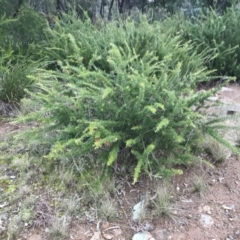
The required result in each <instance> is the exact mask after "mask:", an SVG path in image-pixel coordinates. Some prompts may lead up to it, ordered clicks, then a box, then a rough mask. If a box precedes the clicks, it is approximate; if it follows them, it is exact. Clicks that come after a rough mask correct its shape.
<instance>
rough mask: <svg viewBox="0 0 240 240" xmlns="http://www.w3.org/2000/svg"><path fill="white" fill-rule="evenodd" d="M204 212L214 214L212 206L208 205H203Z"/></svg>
mask: <svg viewBox="0 0 240 240" xmlns="http://www.w3.org/2000/svg"><path fill="white" fill-rule="evenodd" d="M203 212H205V213H207V214H209V215H211V214H212V212H211V208H210V207H209V206H208V205H206V206H204V207H203Z"/></svg>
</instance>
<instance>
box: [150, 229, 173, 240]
mask: <svg viewBox="0 0 240 240" xmlns="http://www.w3.org/2000/svg"><path fill="white" fill-rule="evenodd" d="M152 234H153V236H154V238H155V240H168V239H170V232H169V231H168V230H167V229H160V230H155V231H153V233H152Z"/></svg>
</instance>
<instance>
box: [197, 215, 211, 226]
mask: <svg viewBox="0 0 240 240" xmlns="http://www.w3.org/2000/svg"><path fill="white" fill-rule="evenodd" d="M200 223H201V224H202V225H203V227H211V226H212V225H213V223H214V222H213V218H212V217H211V216H209V215H207V214H201V218H200Z"/></svg>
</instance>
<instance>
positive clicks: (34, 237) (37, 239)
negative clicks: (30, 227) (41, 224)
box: [27, 234, 42, 240]
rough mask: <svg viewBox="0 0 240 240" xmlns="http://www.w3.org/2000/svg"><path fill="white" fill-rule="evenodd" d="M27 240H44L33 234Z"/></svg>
mask: <svg viewBox="0 0 240 240" xmlns="http://www.w3.org/2000/svg"><path fill="white" fill-rule="evenodd" d="M27 240H42V237H41V236H40V235H38V234H33V235H32V236H30V237H29V238H28V239H27Z"/></svg>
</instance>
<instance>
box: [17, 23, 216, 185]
mask: <svg viewBox="0 0 240 240" xmlns="http://www.w3.org/2000/svg"><path fill="white" fill-rule="evenodd" d="M141 24H142V25H141V26H140V28H139V29H138V30H137V29H135V27H136V26H134V23H133V22H131V21H126V22H124V23H123V27H119V25H118V24H116V25H114V24H110V25H108V26H107V27H106V29H105V31H103V33H102V34H103V35H104V34H105V33H106V32H107V33H108V34H109V35H110V33H111V35H112V39H113V41H109V42H108V41H106V42H105V48H103V51H102V53H101V51H100V50H99V49H101V47H102V46H103V45H102V44H103V43H102V42H101V39H103V37H104V36H99V39H100V40H99V41H98V40H97V39H94V40H92V39H90V38H89V33H88V34H87V39H89V41H95V45H94V46H96V51H95V54H92V53H90V54H89V60H88V63H87V64H86V62H85V59H84V58H85V56H86V51H87V50H86V49H84V47H83V46H85V45H84V44H85V43H84V41H86V39H85V38H84V35H82V37H83V39H81V40H80V39H76V38H75V37H74V36H73V35H71V34H70V33H62V39H63V38H64V39H66V40H67V42H68V45H67V48H69V49H72V50H71V51H69V55H68V56H67V57H66V58H65V59H62V60H58V62H57V65H58V69H57V70H45V69H38V71H36V73H35V74H34V75H32V76H29V77H30V78H31V79H33V80H36V82H37V84H38V91H35V92H29V94H30V95H31V101H32V102H33V103H34V104H36V105H38V106H39V108H38V110H36V111H34V112H31V113H30V114H28V115H26V116H24V117H22V119H21V120H23V121H34V122H38V124H39V128H35V129H34V130H30V134H29V135H28V138H27V139H29V141H31V139H42V141H43V142H44V143H45V144H48V146H50V147H49V151H48V152H47V153H46V152H45V153H44V155H43V157H44V158H45V159H46V161H47V160H48V161H56V160H61V161H65V162H71V161H74V162H75V163H76V161H78V164H79V165H81V166H84V165H88V164H89V163H88V162H87V160H86V159H87V158H85V157H84V156H86V155H87V154H89V153H91V154H93V155H94V156H95V163H94V164H96V165H97V164H104V165H105V166H116V165H126V166H129V165H130V166H133V169H134V170H133V173H132V174H133V182H136V181H137V179H138V177H139V174H140V173H141V171H146V172H151V173H152V174H156V175H161V176H162V175H171V174H175V173H180V172H181V171H180V170H178V169H175V168H174V167H173V166H176V165H178V164H188V163H192V162H193V161H195V160H196V159H197V158H196V157H194V148H195V146H196V142H198V141H199V140H200V138H201V136H202V134H203V133H205V132H208V130H209V129H210V127H208V126H209V125H208V124H207V123H206V120H205V118H204V116H203V115H202V114H201V113H200V112H199V111H198V109H200V108H203V107H204V105H205V100H207V98H208V97H209V96H210V95H211V94H212V93H213V91H217V90H209V91H199V92H196V86H197V84H199V82H201V81H208V80H210V79H211V77H209V76H210V74H211V72H209V71H207V70H206V68H205V67H204V62H205V61H206V57H205V52H203V53H202V54H197V53H196V52H195V50H194V49H193V45H191V44H190V43H181V42H180V41H179V37H178V36H176V37H172V35H171V32H170V31H169V32H168V31H165V32H161V31H160V30H161V29H160V27H159V26H158V24H157V23H156V24H155V25H150V24H149V23H148V22H147V21H144V22H142V23H141ZM158 29H159V32H158ZM88 31H89V32H90V31H92V36H95V34H96V32H97V33H98V34H100V32H99V31H98V30H97V29H95V28H91V30H88ZM148 34H149V35H148ZM122 36H127V38H126V39H125V38H124V37H122ZM149 36H151V37H152V36H155V37H156V38H157V39H151V38H149ZM133 39H134V40H133ZM147 39H148V40H149V41H151V43H149V42H148V41H147ZM52 41H54V39H52ZM56 41H59V38H58V37H56ZM134 41H135V43H136V44H135V45H134V44H133V43H134ZM114 42H117V43H118V44H116V43H114ZM141 46H142V47H141ZM59 47H60V45H59ZM65 47H66V45H63V48H64V51H65V52H66V48H65ZM148 49H149V50H148ZM49 51H50V54H52V51H54V50H52V49H49ZM91 51H93V50H91ZM209 132H210V131H209ZM211 133H212V135H214V133H215V131H214V129H212V132H211ZM216 136H217V135H216ZM25 139H26V138H25ZM124 151H127V152H128V153H129V155H130V158H127V159H125V160H122V159H121V157H122V155H121V154H122V153H123V152H124Z"/></svg>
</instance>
